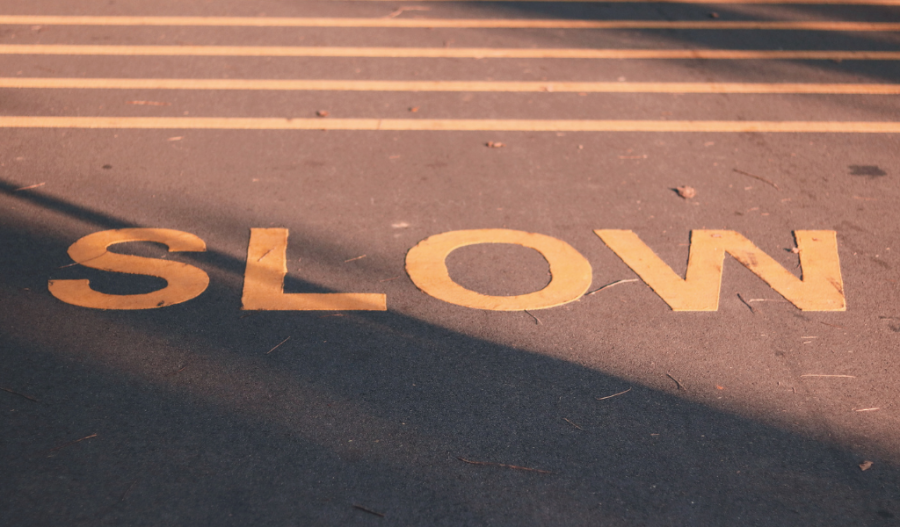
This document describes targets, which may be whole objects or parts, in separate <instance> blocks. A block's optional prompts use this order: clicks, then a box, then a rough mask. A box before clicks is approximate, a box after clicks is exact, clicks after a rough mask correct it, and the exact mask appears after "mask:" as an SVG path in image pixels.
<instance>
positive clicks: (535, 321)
mask: <svg viewBox="0 0 900 527" xmlns="http://www.w3.org/2000/svg"><path fill="white" fill-rule="evenodd" d="M525 312H526V313H528V316H530V317H531V318H533V319H534V323H535V324H537V325H540V324H541V321H540V320H538V317H536V316H534V315H532V314H531V313H530V312H529V311H528V310H527V309H526V310H525Z"/></svg>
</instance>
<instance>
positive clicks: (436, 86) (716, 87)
mask: <svg viewBox="0 0 900 527" xmlns="http://www.w3.org/2000/svg"><path fill="white" fill-rule="evenodd" d="M0 88H55V89H142V90H143V89H146V90H282V91H403V92H576V93H762V94H765V93H786V94H816V93H819V94H854V95H900V84H814V83H741V82H553V81H550V82H548V81H543V82H527V81H526V82H522V81H384V80H378V81H355V80H330V79H329V80H319V79H314V80H279V79H101V78H91V79H76V78H44V77H31V78H18V77H6V78H2V77H0Z"/></svg>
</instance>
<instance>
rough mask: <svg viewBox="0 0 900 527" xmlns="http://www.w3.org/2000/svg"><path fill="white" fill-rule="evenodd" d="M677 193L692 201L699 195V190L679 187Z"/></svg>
mask: <svg viewBox="0 0 900 527" xmlns="http://www.w3.org/2000/svg"><path fill="white" fill-rule="evenodd" d="M675 192H677V193H678V195H679V196H681V197H682V198H684V199H691V198H693V197H694V196H696V195H697V190H696V189H695V188H694V187H688V186H684V187H677V188H676V189H675Z"/></svg>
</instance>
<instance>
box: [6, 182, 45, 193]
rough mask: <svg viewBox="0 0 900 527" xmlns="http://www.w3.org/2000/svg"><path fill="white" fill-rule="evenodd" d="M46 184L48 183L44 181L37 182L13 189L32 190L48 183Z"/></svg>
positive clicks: (16, 190)
mask: <svg viewBox="0 0 900 527" xmlns="http://www.w3.org/2000/svg"><path fill="white" fill-rule="evenodd" d="M46 184H47V183H46V182H44V183H35V184H34V185H28V186H27V187H19V188H17V189H15V190H13V192H22V191H23V190H31V189H33V188H38V187H43V186H44V185H46Z"/></svg>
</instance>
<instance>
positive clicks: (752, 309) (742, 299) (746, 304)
mask: <svg viewBox="0 0 900 527" xmlns="http://www.w3.org/2000/svg"><path fill="white" fill-rule="evenodd" d="M737 297H738V300H740V301H741V302H743V303H744V305H745V306H747V307H749V308H750V312H751V313H753V314H756V309H755V308H754V307H753V306H751V305H750V302H748V301H746V300H744V297H742V296H741V294H740V293H738V294H737Z"/></svg>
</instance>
